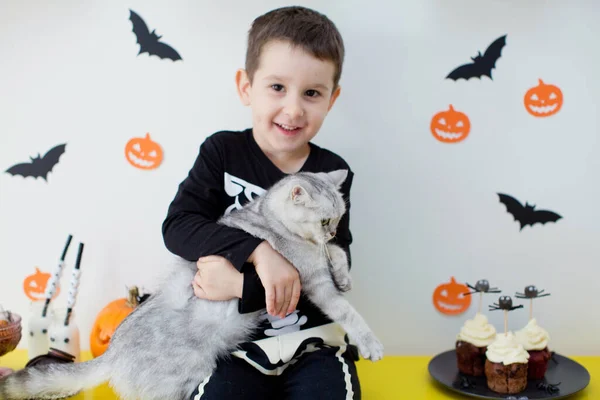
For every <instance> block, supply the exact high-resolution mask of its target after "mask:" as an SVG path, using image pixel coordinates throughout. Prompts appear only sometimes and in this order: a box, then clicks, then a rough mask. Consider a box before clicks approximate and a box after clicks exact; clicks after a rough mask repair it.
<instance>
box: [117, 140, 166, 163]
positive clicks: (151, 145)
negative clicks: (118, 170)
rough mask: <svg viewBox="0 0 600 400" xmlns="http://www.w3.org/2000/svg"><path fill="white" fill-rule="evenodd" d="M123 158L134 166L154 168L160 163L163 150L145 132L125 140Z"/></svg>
mask: <svg viewBox="0 0 600 400" xmlns="http://www.w3.org/2000/svg"><path fill="white" fill-rule="evenodd" d="M125 158H126V159H127V161H129V164H131V165H133V166H134V167H136V168H139V169H154V168H157V167H158V166H159V165H160V164H161V163H162V160H163V150H162V147H160V145H159V144H158V143H156V142H155V141H153V140H152V139H151V138H150V134H149V133H146V136H145V137H136V138H132V139H131V140H129V142H127V144H126V145H125Z"/></svg>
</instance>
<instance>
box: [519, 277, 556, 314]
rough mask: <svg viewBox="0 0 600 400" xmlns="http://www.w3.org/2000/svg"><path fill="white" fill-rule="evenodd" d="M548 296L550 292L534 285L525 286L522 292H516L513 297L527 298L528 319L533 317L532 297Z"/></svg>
mask: <svg viewBox="0 0 600 400" xmlns="http://www.w3.org/2000/svg"><path fill="white" fill-rule="evenodd" d="M546 296H550V293H544V290H539V291H538V289H537V288H536V287H535V286H534V285H529V286H526V287H525V290H524V291H523V293H519V292H517V293H516V294H515V297H516V298H518V299H529V319H530V320H531V319H533V299H539V298H540V297H546Z"/></svg>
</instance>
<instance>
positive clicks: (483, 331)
mask: <svg viewBox="0 0 600 400" xmlns="http://www.w3.org/2000/svg"><path fill="white" fill-rule="evenodd" d="M495 338H496V328H494V326H493V325H491V324H489V323H488V319H487V317H486V316H485V315H483V314H481V313H477V314H475V318H473V319H470V320H467V321H466V322H465V324H464V325H463V327H462V328H461V330H460V333H459V334H458V336H457V338H456V339H457V340H456V361H457V364H458V370H459V371H460V372H461V373H463V374H465V375H471V376H483V375H484V367H485V360H486V356H485V352H486V351H487V346H488V345H489V344H491V343H492V342H493V341H494V339H495Z"/></svg>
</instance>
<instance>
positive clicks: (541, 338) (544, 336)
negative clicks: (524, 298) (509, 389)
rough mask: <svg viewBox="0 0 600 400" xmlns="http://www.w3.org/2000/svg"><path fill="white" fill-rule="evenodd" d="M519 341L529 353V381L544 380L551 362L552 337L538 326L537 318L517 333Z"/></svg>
mask: <svg viewBox="0 0 600 400" xmlns="http://www.w3.org/2000/svg"><path fill="white" fill-rule="evenodd" d="M515 336H516V338H517V341H518V342H519V343H520V344H521V345H522V346H523V348H524V349H525V350H527V352H528V353H529V365H528V368H527V371H528V372H527V378H528V379H531V380H533V379H543V378H544V375H546V370H547V369H548V362H549V361H550V357H551V354H550V350H548V341H550V335H548V332H547V331H546V330H545V329H544V328H542V327H540V326H539V325H538V324H537V321H536V319H535V318H532V319H530V320H529V322H528V323H527V325H525V327H524V328H523V329H521V330H519V331H517V332H515Z"/></svg>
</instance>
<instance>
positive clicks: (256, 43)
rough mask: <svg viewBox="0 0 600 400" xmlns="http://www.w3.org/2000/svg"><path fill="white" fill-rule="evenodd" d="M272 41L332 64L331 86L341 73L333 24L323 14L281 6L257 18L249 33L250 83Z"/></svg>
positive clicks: (341, 48) (341, 53) (338, 39)
mask: <svg viewBox="0 0 600 400" xmlns="http://www.w3.org/2000/svg"><path fill="white" fill-rule="evenodd" d="M272 40H283V41H288V42H290V43H291V44H292V45H293V46H299V47H301V48H303V49H304V50H305V51H307V52H308V53H310V54H312V55H313V56H314V57H316V58H318V59H320V60H326V61H331V62H333V64H334V65H335V73H334V76H333V84H334V87H333V88H334V89H335V88H337V86H338V83H339V81H340V77H341V76H342V65H343V63H344V42H343V40H342V35H341V34H340V32H339V31H338V29H337V28H336V26H335V25H334V23H333V22H332V21H331V20H330V19H329V18H327V17H326V16H325V15H323V14H321V13H319V12H317V11H314V10H311V9H309V8H305V7H300V6H291V7H282V8H277V9H275V10H272V11H269V12H267V13H266V14H263V15H261V16H259V17H258V18H256V19H255V20H254V22H253V23H252V27H251V28H250V31H249V32H248V49H247V51H246V73H247V74H248V79H249V80H250V82H252V80H253V78H254V73H255V72H256V70H257V69H258V66H259V62H260V53H261V50H262V48H263V46H264V45H265V44H267V43H268V42H270V41H272Z"/></svg>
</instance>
